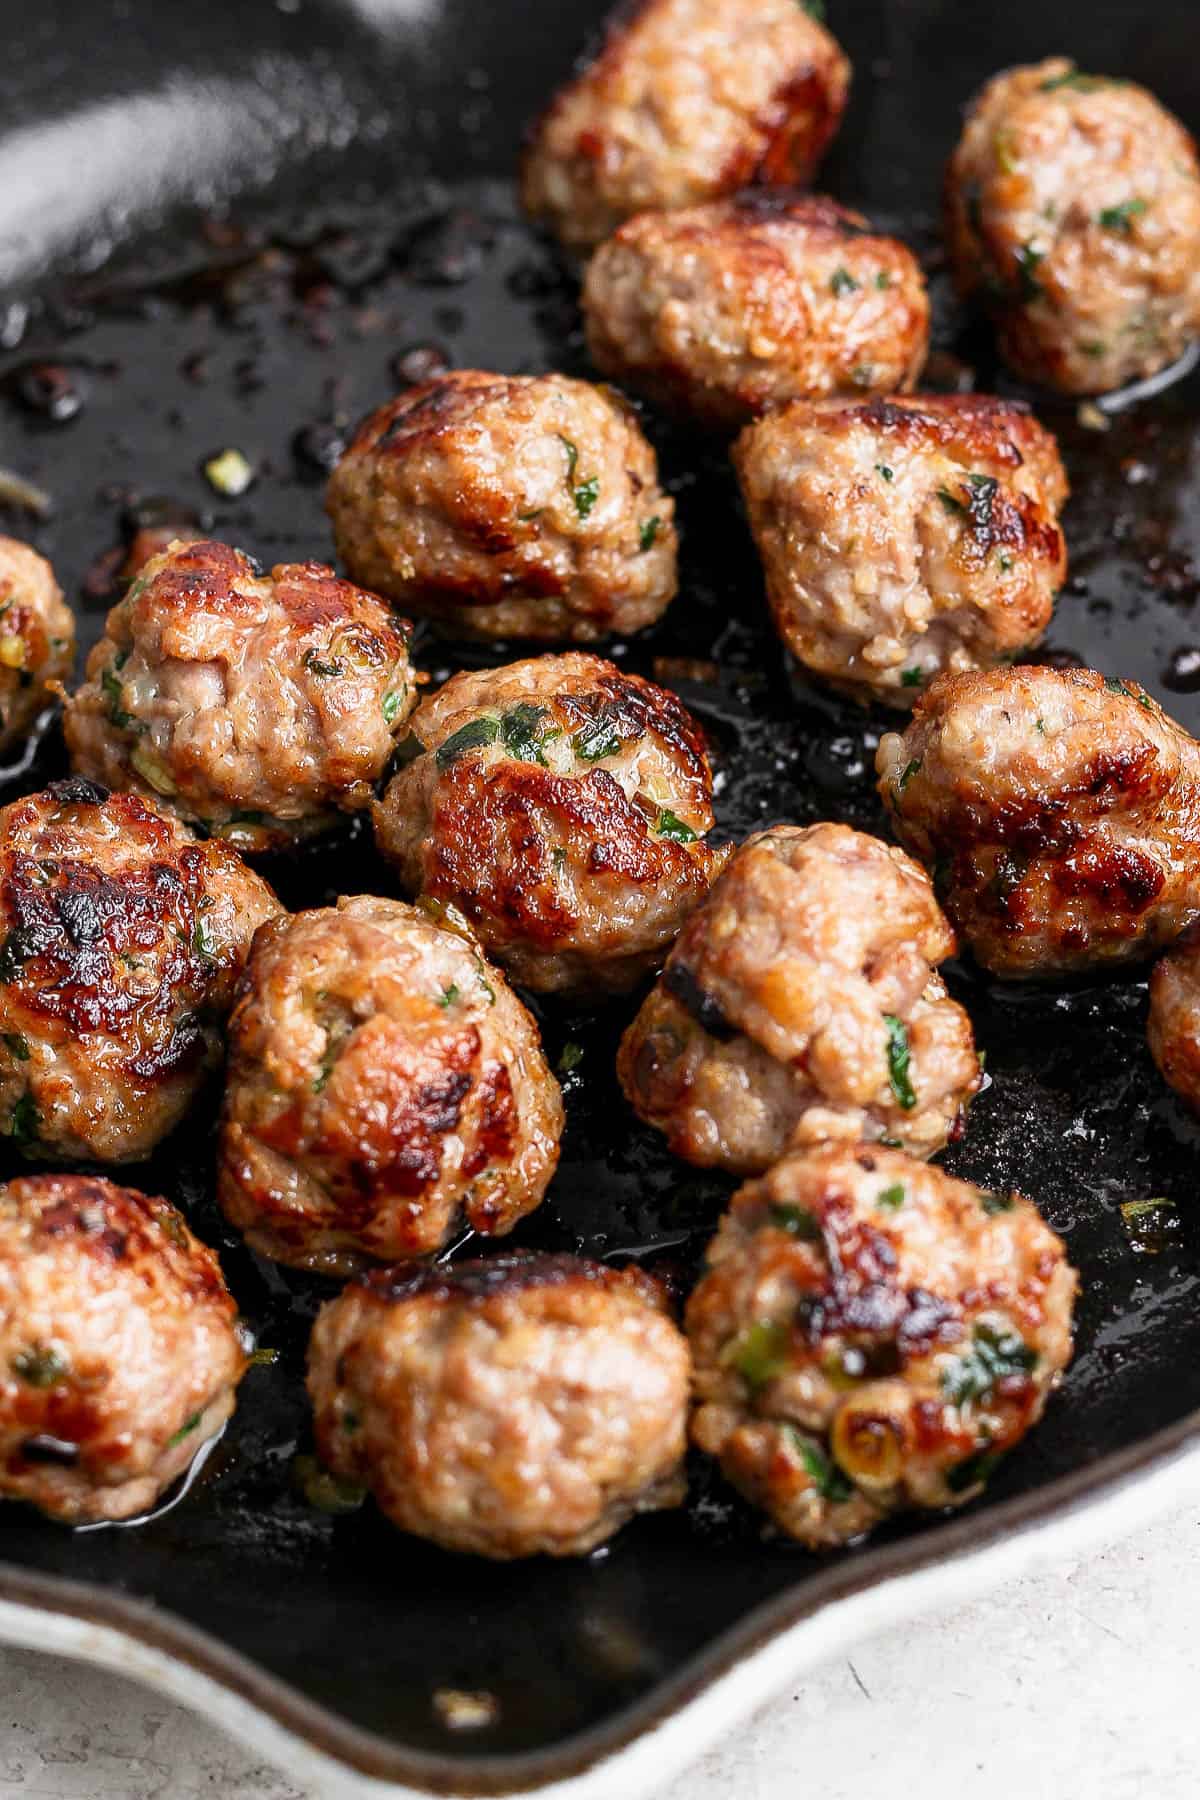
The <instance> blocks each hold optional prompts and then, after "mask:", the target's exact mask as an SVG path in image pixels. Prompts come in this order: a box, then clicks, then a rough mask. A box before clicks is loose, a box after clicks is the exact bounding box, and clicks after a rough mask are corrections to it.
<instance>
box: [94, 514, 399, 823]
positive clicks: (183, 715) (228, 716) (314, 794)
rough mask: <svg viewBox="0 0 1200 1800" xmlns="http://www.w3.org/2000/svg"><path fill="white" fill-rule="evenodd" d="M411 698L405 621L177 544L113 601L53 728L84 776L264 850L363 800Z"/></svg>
mask: <svg viewBox="0 0 1200 1800" xmlns="http://www.w3.org/2000/svg"><path fill="white" fill-rule="evenodd" d="M416 703H417V693H416V686H415V683H414V679H413V671H412V668H411V666H410V664H409V660H408V627H407V625H406V624H405V622H404V621H403V620H401V619H397V618H396V617H395V615H394V614H393V613H392V612H391V611H390V609H389V608H388V607H387V606H386V605H385V604H384V603H383V601H381V600H379V599H377V598H376V597H375V595H374V594H368V593H364V592H363V590H362V589H361V588H356V587H352V586H351V585H350V583H349V582H347V581H339V580H338V579H337V577H336V576H335V575H334V573H333V570H332V569H328V568H326V567H325V566H324V565H323V564H321V563H281V564H279V565H278V566H277V567H276V568H274V569H272V570H271V572H270V574H269V575H264V574H263V572H262V570H261V569H260V568H259V567H258V565H257V564H256V563H255V562H253V561H252V559H251V558H250V557H248V556H246V555H245V553H244V552H243V551H241V550H235V549H233V548H232V547H231V546H230V545H228V544H220V543H213V542H208V541H202V542H196V543H186V544H185V543H180V542H177V543H174V544H173V545H172V546H171V547H170V548H169V549H168V550H166V551H164V552H162V553H161V554H159V555H157V556H154V557H152V558H151V559H150V561H149V562H148V563H147V564H146V565H145V567H144V568H143V570H142V572H141V574H140V575H139V576H138V578H137V579H136V581H134V583H133V584H132V586H131V587H130V589H129V592H128V593H127V594H126V596H125V598H124V599H123V600H122V601H121V602H120V603H119V604H118V605H117V606H115V607H114V608H113V610H112V611H111V612H110V613H109V615H108V623H107V626H106V628H105V635H104V636H103V637H102V638H101V639H100V641H99V643H98V644H97V645H96V647H95V649H94V650H93V651H92V653H91V655H90V656H89V658H88V665H87V680H86V681H85V683H84V685H83V686H82V687H81V688H80V689H79V691H78V693H77V694H75V695H74V696H73V697H72V698H71V700H70V701H69V702H68V704H67V710H66V715H65V718H64V729H65V733H66V739H67V747H68V749H69V750H70V753H71V758H72V761H73V763H74V766H75V768H76V769H77V770H78V771H79V772H80V773H81V774H83V775H85V776H87V777H89V778H90V779H94V780H97V781H103V782H104V783H105V784H106V785H107V786H109V787H114V788H131V789H133V790H134V791H135V792H138V793H142V794H146V795H150V796H153V797H155V798H157V799H158V800H159V802H160V803H161V804H163V805H166V806H168V807H170V808H171V809H172V810H173V811H175V812H178V813H179V814H180V816H181V817H183V818H185V819H187V820H188V821H189V822H193V823H198V824H201V825H203V826H204V827H205V828H206V829H208V830H210V831H213V832H216V833H217V834H218V835H219V836H221V837H224V838H228V839H229V840H230V842H232V843H235V844H237V845H238V847H239V848H240V849H246V850H270V849H281V848H285V847H286V846H287V845H289V844H291V843H293V842H294V841H295V839H296V838H297V837H302V836H306V835H308V834H310V833H312V832H314V831H319V830H321V829H324V828H327V827H328V826H329V825H331V824H333V823H334V822H335V821H336V820H337V818H338V817H339V815H340V814H341V813H343V812H354V811H357V810H361V809H362V808H363V807H365V806H366V805H367V804H368V803H369V801H370V798H371V794H372V789H373V784H374V783H375V782H376V781H377V780H378V778H379V776H380V775H381V774H382V773H383V770H384V768H385V766H386V764H387V761H388V758H389V757H390V756H391V753H392V750H393V748H394V745H395V740H396V739H397V738H398V737H401V736H403V733H404V728H405V725H406V722H407V720H408V716H409V714H410V713H411V712H412V710H413V707H414V706H415V705H416Z"/></svg>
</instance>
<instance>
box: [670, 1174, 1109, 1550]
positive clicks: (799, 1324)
mask: <svg viewBox="0 0 1200 1800" xmlns="http://www.w3.org/2000/svg"><path fill="white" fill-rule="evenodd" d="M1077 1281H1078V1278H1077V1276H1076V1274H1075V1271H1074V1269H1072V1268H1071V1266H1070V1264H1069V1263H1068V1262H1067V1260H1066V1250H1065V1247H1064V1245H1063V1244H1062V1242H1061V1240H1060V1239H1059V1238H1057V1237H1056V1236H1055V1234H1054V1233H1053V1232H1052V1231H1051V1230H1050V1228H1049V1226H1047V1225H1046V1224H1045V1223H1044V1222H1043V1220H1042V1219H1041V1218H1040V1217H1039V1216H1038V1213H1037V1211H1036V1210H1035V1208H1034V1207H1033V1206H1032V1205H1031V1204H1030V1202H1029V1201H1028V1200H1025V1199H1022V1198H1021V1196H1020V1195H1018V1194H1011V1195H1009V1194H991V1193H986V1192H983V1191H982V1190H981V1189H979V1188H977V1187H972V1186H970V1185H969V1184H968V1183H967V1182H965V1181H954V1180H952V1179H951V1177H950V1176H949V1175H946V1174H945V1173H943V1171H942V1170H941V1169H937V1168H933V1167H931V1166H930V1165H928V1164H925V1163H917V1162H912V1161H911V1160H910V1159H909V1158H908V1157H906V1156H902V1155H900V1154H899V1153H897V1152H896V1151H892V1150H880V1149H878V1148H876V1147H873V1146H869V1145H865V1144H864V1145H859V1146H858V1147H857V1148H855V1147H853V1146H843V1145H830V1146H828V1147H827V1148H825V1149H823V1150H819V1151H815V1152H813V1153H811V1154H808V1155H803V1154H796V1155H793V1156H788V1157H785V1158H784V1160H783V1161H782V1162H780V1163H777V1164H776V1165H775V1167H774V1168H773V1169H772V1170H771V1171H770V1173H769V1174H767V1175H765V1176H764V1177H763V1179H762V1180H761V1181H751V1182H748V1183H747V1184H746V1186H745V1187H744V1188H742V1189H741V1190H740V1191H739V1192H738V1193H737V1194H735V1195H734V1198H733V1203H732V1205H731V1206H730V1209H729V1211H728V1213H727V1214H726V1215H725V1218H724V1219H723V1220H722V1222H721V1228H720V1230H719V1231H718V1233H717V1235H716V1237H715V1238H714V1239H713V1242H712V1243H711V1244H710V1246H709V1251H708V1273H707V1274H706V1275H705V1276H704V1278H703V1279H702V1280H701V1282H700V1284H699V1286H698V1287H697V1288H696V1289H695V1291H694V1293H693V1294H692V1297H691V1300H690V1301H689V1303H688V1309H687V1330H688V1338H689V1340H690V1342H691V1346H692V1355H693V1358H694V1360H695V1371H696V1373H695V1391H696V1397H697V1399H698V1401H699V1406H698V1409H697V1411H696V1412H695V1414H694V1416H693V1420H692V1437H693V1438H694V1440H695V1442H696V1443H697V1444H699V1446H700V1448H701V1449H702V1450H707V1451H708V1452H709V1454H710V1455H712V1456H715V1457H717V1458H719V1460H720V1463H721V1467H722V1469H723V1471H724V1473H725V1475H726V1476H727V1477H728V1479H729V1480H730V1481H731V1482H733V1484H734V1485H735V1486H736V1487H738V1488H740V1490H741V1491H742V1493H744V1494H745V1495H746V1496H747V1498H748V1499H750V1500H751V1501H753V1502H754V1503H755V1505H758V1506H761V1507H763V1508H764V1509H765V1511H766V1512H767V1513H769V1515H770V1517H771V1518H772V1519H773V1520H774V1522H775V1524H776V1525H777V1526H778V1527H779V1529H780V1530H781V1531H784V1532H786V1533H787V1534H788V1536H789V1537H794V1538H798V1539H799V1540H800V1542H801V1543H803V1544H806V1545H808V1547H809V1548H810V1549H813V1550H819V1549H826V1548H829V1547H831V1546H833V1545H836V1544H843V1543H846V1542H847V1541H848V1540H849V1539H852V1538H856V1537H859V1536H861V1534H862V1533H863V1532H865V1531H869V1530H870V1529H871V1528H872V1526H874V1525H877V1524H878V1523H879V1521H880V1520H881V1519H883V1518H886V1517H887V1516H888V1514H890V1513H893V1512H897V1511H900V1510H902V1509H904V1508H908V1507H943V1506H961V1505H962V1504H963V1503H964V1502H965V1501H967V1500H971V1499H974V1498H975V1497H976V1496H977V1495H978V1494H979V1493H980V1492H981V1491H982V1489H983V1486H984V1483H985V1482H986V1481H987V1478H988V1476H989V1475H990V1474H991V1472H992V1470H993V1468H994V1467H995V1465H996V1463H997V1462H998V1461H999V1460H1000V1458H1001V1457H1002V1456H1003V1455H1004V1454H1005V1452H1006V1451H1008V1450H1010V1449H1011V1448H1012V1447H1013V1445H1014V1444H1016V1443H1017V1442H1018V1441H1019V1440H1020V1439H1021V1438H1022V1437H1023V1436H1024V1435H1025V1433H1026V1432H1027V1431H1028V1430H1029V1428H1030V1426H1031V1425H1033V1424H1035V1423H1036V1422H1037V1420H1038V1419H1040V1418H1041V1416H1042V1411H1043V1409H1044V1407H1045V1404H1046V1399H1047V1396H1048V1395H1049V1394H1050V1392H1051V1390H1052V1389H1053V1388H1054V1387H1056V1386H1057V1385H1058V1382H1059V1380H1060V1378H1061V1375H1062V1371H1063V1369H1065V1367H1066V1365H1067V1363H1068V1362H1069V1360H1070V1356H1071V1312H1072V1307H1073V1304H1074V1299H1075V1292H1076V1287H1077Z"/></svg>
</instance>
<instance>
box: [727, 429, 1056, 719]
mask: <svg viewBox="0 0 1200 1800" xmlns="http://www.w3.org/2000/svg"><path fill="white" fill-rule="evenodd" d="M734 460H735V462H736V464H737V470H738V475H739V477H740V480H741V484H742V492H743V494H744V495H745V498H746V506H747V510H748V512H749V515H750V524H751V528H752V529H753V532H754V537H755V541H756V543H757V545H758V550H759V554H760V556H761V557H762V560H763V568H764V570H765V572H766V579H767V594H768V597H769V599H770V602H771V610H772V612H773V614H774V617H775V624H776V628H777V629H778V631H779V635H780V636H781V637H782V639H783V641H784V643H785V644H786V646H787V648H788V649H789V650H790V651H791V652H792V654H793V656H795V657H796V659H797V660H798V661H799V662H800V663H802V664H803V665H804V667H805V668H806V669H809V670H811V671H812V673H813V674H815V675H818V676H820V677H821V678H822V679H823V680H826V681H829V682H831V683H832V684H833V685H834V686H836V687H839V688H842V689H844V690H845V691H847V692H848V693H851V694H853V695H855V696H856V697H857V698H858V699H861V700H880V701H882V702H883V703H884V704H885V705H886V706H895V707H908V706H911V705H912V702H913V700H914V699H915V698H916V696H917V695H918V694H919V693H920V691H921V689H922V687H923V686H924V685H925V684H926V683H927V682H928V681H930V680H931V679H932V678H933V676H934V675H936V674H937V673H938V671H939V670H942V669H953V670H960V669H972V668H978V667H980V666H981V665H986V664H988V663H994V662H999V661H1002V660H1006V659H1009V658H1011V657H1012V656H1013V655H1014V653H1015V652H1017V651H1018V650H1022V649H1025V648H1026V647H1027V646H1029V645H1031V644H1036V643H1037V642H1038V640H1039V639H1040V637H1041V636H1042V633H1043V632H1044V631H1045V629H1046V626H1047V625H1048V624H1049V622H1050V616H1051V613H1052V611H1053V608H1054V597H1055V595H1056V594H1057V592H1058V590H1059V588H1060V587H1061V585H1062V583H1063V581H1064V579H1065V577H1066V572H1067V550H1066V543H1065V540H1064V538H1063V534H1062V531H1061V530H1060V529H1059V524H1058V514H1059V509H1060V508H1061V506H1062V504H1063V502H1064V500H1065V499H1066V496H1067V478H1066V475H1065V473H1064V471H1063V466H1062V463H1061V461H1060V460H1059V455H1058V447H1057V445H1056V444H1055V441H1054V439H1053V437H1052V436H1051V435H1050V433H1049V432H1048V431H1045V430H1043V428H1042V427H1041V426H1040V425H1039V424H1038V422H1037V420H1036V419H1034V418H1033V417H1032V416H1031V414H1030V413H1029V411H1028V409H1027V408H1026V407H1024V406H1022V405H1020V404H1019V403H1018V402H1015V401H1007V400H993V399H990V398H988V397H986V396H980V395H975V394H962V395H959V394H955V395H944V394H922V395H919V396H916V397H914V398H913V399H912V400H896V399H889V400H873V401H870V402H866V403H864V404H862V405H858V406H832V405H831V406H814V405H809V404H807V403H806V402H803V401H797V402H796V403H795V404H794V405H792V406H789V407H786V408H784V409H783V410H782V411H781V412H777V413H772V414H770V415H769V416H768V417H767V418H765V419H762V420H760V421H759V422H758V423H757V424H756V425H750V426H747V428H746V430H745V431H744V432H743V433H742V435H741V437H740V438H739V439H738V441H737V444H736V446H735V449H734Z"/></svg>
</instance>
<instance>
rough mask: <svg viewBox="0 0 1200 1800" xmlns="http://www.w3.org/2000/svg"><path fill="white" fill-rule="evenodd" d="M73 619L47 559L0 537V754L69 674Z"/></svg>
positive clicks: (15, 743)
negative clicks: (51, 688)
mask: <svg viewBox="0 0 1200 1800" xmlns="http://www.w3.org/2000/svg"><path fill="white" fill-rule="evenodd" d="M74 660H75V617H74V614H73V613H72V611H71V609H70V607H69V606H68V605H67V603H66V601H65V600H64V599H63V597H62V590H61V589H60V588H59V585H58V583H57V581H56V580H55V579H54V571H53V569H52V568H51V567H50V564H49V563H48V562H47V561H46V559H45V557H43V556H39V555H38V553H37V551H36V550H31V549H30V548H29V546H28V544H22V543H19V542H18V541H17V539H16V538H10V537H0V756H8V755H11V753H12V752H13V751H14V750H17V749H18V748H19V747H20V745H21V743H22V741H23V740H24V739H25V738H26V737H27V736H28V734H29V731H30V728H31V727H32V725H33V724H34V722H35V720H36V719H37V718H38V716H39V714H41V713H43V712H44V711H45V710H46V708H47V706H48V705H49V704H50V696H49V694H48V693H47V692H46V688H47V684H48V683H51V682H55V683H57V682H59V681H62V680H65V678H66V677H67V676H68V675H69V674H70V672H71V665H72V663H73V662H74Z"/></svg>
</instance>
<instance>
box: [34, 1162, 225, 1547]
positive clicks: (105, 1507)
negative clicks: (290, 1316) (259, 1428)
mask: <svg viewBox="0 0 1200 1800" xmlns="http://www.w3.org/2000/svg"><path fill="white" fill-rule="evenodd" d="M245 1368H246V1349H245V1346H244V1344H243V1342H242V1339H241V1336H240V1335H239V1332H238V1327H237V1308H236V1306H235V1305H234V1302H233V1299H232V1297H231V1296H230V1294H229V1292H228V1290H227V1289H226V1286H225V1283H224V1281H223V1280H222V1277H221V1270H220V1266H219V1264H218V1262H217V1259H216V1257H215V1256H214V1255H213V1253H212V1251H211V1250H207V1249H205V1247H204V1245H203V1244H201V1243H198V1242H197V1240H196V1239H195V1238H194V1237H193V1236H192V1234H191V1232H190V1231H189V1230H188V1228H187V1226H186V1225H185V1224H184V1221H183V1218H182V1216H181V1215H180V1214H179V1213H177V1212H176V1210H175V1208H174V1207H173V1206H169V1205H168V1204H167V1202H166V1201H165V1200H157V1199H154V1200H152V1199H149V1198H147V1196H146V1195H145V1194H139V1193H137V1192H135V1191H134V1189H132V1188H123V1187H115V1186H114V1185H113V1183H112V1182H110V1181H100V1180H97V1179H95V1178H94V1177H92V1176H86V1175H28V1176H26V1177H25V1178H24V1179H23V1180H20V1181H10V1182H8V1183H6V1184H5V1185H4V1186H3V1187H0V1494H2V1495H3V1496H4V1497H5V1498H6V1499H10V1500H29V1501H32V1503H33V1505H35V1506H40V1507H41V1509H42V1511H43V1512H46V1513H49V1514H50V1515H51V1517H52V1518H55V1519H62V1520H64V1521H65V1522H67V1523H68V1524H72V1525H74V1524H83V1523H84V1522H86V1521H88V1520H96V1519H126V1518H129V1517H130V1516H131V1515H132V1514H134V1513H139V1512H144V1511H146V1509H147V1508H148V1507H150V1506H153V1504H154V1502H155V1501H156V1500H157V1498H158V1496H159V1495H160V1494H161V1493H162V1492H163V1490H164V1489H165V1488H167V1487H168V1486H169V1485H170V1483H171V1482H172V1481H174V1480H175V1478H176V1476H178V1475H181V1474H182V1473H183V1471H184V1470H185V1469H186V1468H187V1467H188V1465H189V1464H190V1463H191V1462H192V1460H193V1459H194V1457H195V1455H196V1452H197V1451H198V1450H199V1449H200V1448H201V1447H202V1445H204V1444H206V1443H207V1442H208V1441H209V1440H210V1439H211V1438H213V1437H215V1436H216V1434H217V1433H218V1432H219V1431H220V1430H221V1428H222V1426H223V1425H224V1423H225V1421H226V1419H228V1417H229V1415H230V1413H231V1412H232V1411H233V1403H234V1392H235V1390H236V1388H237V1384H238V1382H239V1381H240V1380H241V1378H242V1375H243V1373H244V1371H245Z"/></svg>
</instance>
